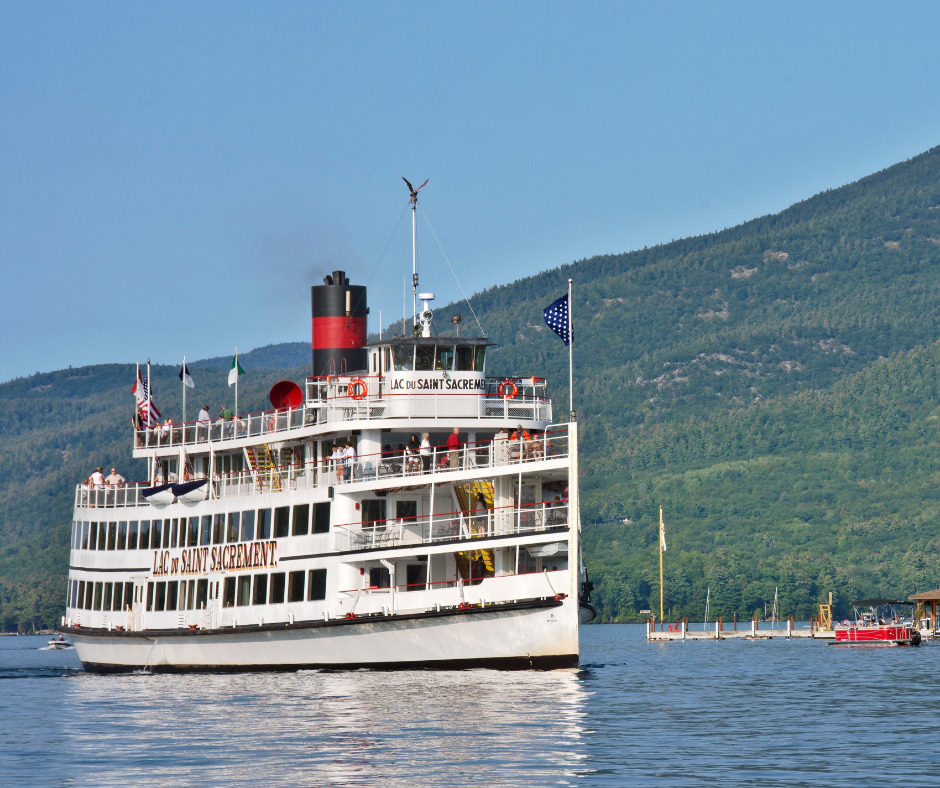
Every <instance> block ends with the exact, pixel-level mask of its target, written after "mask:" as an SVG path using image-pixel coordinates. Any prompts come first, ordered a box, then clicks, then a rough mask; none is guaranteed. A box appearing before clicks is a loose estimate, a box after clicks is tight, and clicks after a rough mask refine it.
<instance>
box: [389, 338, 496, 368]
mask: <svg viewBox="0 0 940 788" xmlns="http://www.w3.org/2000/svg"><path fill="white" fill-rule="evenodd" d="M379 352H380V353H382V357H381V359H382V371H388V370H390V369H393V368H394V369H396V370H400V371H404V372H410V371H412V370H417V371H419V372H420V371H423V370H429V369H441V370H446V371H451V370H453V371H457V372H482V371H483V357H484V355H485V353H486V347H485V346H484V345H475V346H474V345H457V346H454V345H408V344H404V345H395V346H393V347H391V348H388V347H383V348H380V350H379ZM377 364H378V356H377V354H376V353H373V355H372V372H373V373H378V372H379V370H378V368H377Z"/></svg>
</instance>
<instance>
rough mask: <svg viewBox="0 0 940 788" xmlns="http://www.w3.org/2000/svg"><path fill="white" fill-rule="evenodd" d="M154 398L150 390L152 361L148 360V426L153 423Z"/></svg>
mask: <svg viewBox="0 0 940 788" xmlns="http://www.w3.org/2000/svg"><path fill="white" fill-rule="evenodd" d="M152 404H153V397H152V396H151V389H150V359H149V358H148V359H147V422H148V424H149V423H150V422H151V421H153V408H152V407H151V405H152Z"/></svg>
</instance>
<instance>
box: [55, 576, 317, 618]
mask: <svg viewBox="0 0 940 788" xmlns="http://www.w3.org/2000/svg"><path fill="white" fill-rule="evenodd" d="M218 593H219V583H218V581H215V582H213V583H210V582H209V581H208V580H207V579H205V578H203V579H202V580H168V581H163V580H161V581H159V582H150V583H148V584H147V610H150V611H157V612H160V611H164V610H201V609H202V608H204V607H206V605H207V603H208V602H209V601H210V600H212V599H214V598H216V597H217V596H218ZM133 595H134V584H133V583H100V582H92V581H88V582H86V581H84V580H72V581H71V583H69V602H68V603H69V607H72V608H80V609H84V610H103V611H120V610H129V609H130V608H131V607H132V606H133V603H134V597H133ZM305 599H306V600H307V601H309V602H313V601H316V600H320V599H326V569H309V570H307V571H304V570H302V569H301V570H298V571H296V572H273V573H271V574H255V575H240V576H239V577H226V578H225V580H224V581H223V586H222V604H223V605H224V606H225V607H242V606H245V605H276V604H280V603H282V602H303V601H304V600H305Z"/></svg>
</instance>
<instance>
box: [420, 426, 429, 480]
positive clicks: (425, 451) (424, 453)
mask: <svg viewBox="0 0 940 788" xmlns="http://www.w3.org/2000/svg"><path fill="white" fill-rule="evenodd" d="M430 438H431V436H430V434H429V433H427V432H426V433H424V435H422V436H421V446H420V447H419V448H418V451H419V453H420V454H421V463H422V464H423V465H424V472H425V473H427V472H428V471H430V470H431V440H430Z"/></svg>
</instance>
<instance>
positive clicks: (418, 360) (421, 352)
mask: <svg viewBox="0 0 940 788" xmlns="http://www.w3.org/2000/svg"><path fill="white" fill-rule="evenodd" d="M426 369H434V346H433V345H432V346H426V345H418V346H416V347H415V371H418V370H426Z"/></svg>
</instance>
